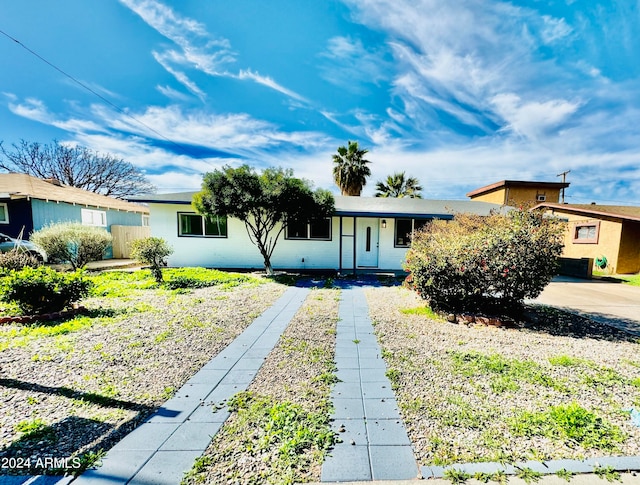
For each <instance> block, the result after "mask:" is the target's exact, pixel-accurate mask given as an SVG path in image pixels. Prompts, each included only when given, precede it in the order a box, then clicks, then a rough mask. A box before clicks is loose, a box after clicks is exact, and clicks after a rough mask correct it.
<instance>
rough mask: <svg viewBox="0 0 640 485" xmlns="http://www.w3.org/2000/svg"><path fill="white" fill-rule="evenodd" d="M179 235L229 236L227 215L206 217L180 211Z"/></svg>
mask: <svg viewBox="0 0 640 485" xmlns="http://www.w3.org/2000/svg"><path fill="white" fill-rule="evenodd" d="M178 236H190V237H227V217H226V216H210V217H209V216H207V217H205V216H201V215H200V214H195V213H192V212H180V213H178Z"/></svg>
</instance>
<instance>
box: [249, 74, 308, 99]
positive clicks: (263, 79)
mask: <svg viewBox="0 0 640 485" xmlns="http://www.w3.org/2000/svg"><path fill="white" fill-rule="evenodd" d="M238 79H242V80H244V79H249V80H251V81H255V82H257V83H258V84H262V85H263V86H267V87H269V88H271V89H274V90H275V91H278V92H279V93H282V94H284V95H286V96H288V97H290V98H293V99H295V100H297V101H301V102H303V103H309V100H307V99H305V98H304V97H303V96H301V95H299V94H298V93H296V92H294V91H291V90H290V89H287V88H285V87H284V86H282V85H280V84H278V83H277V82H275V81H274V80H273V79H271V78H270V77H268V76H261V75H260V74H258V73H257V72H253V71H251V69H247V70H240V73H239V74H238Z"/></svg>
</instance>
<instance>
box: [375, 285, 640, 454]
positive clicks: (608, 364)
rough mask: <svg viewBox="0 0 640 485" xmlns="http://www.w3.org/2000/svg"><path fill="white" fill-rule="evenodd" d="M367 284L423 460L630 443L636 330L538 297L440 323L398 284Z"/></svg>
mask: <svg viewBox="0 0 640 485" xmlns="http://www.w3.org/2000/svg"><path fill="white" fill-rule="evenodd" d="M366 294H367V298H368V303H369V308H370V315H371V318H372V321H373V322H374V325H375V329H376V333H377V336H378V339H379V341H380V343H381V346H382V348H383V356H384V358H385V360H386V362H387V365H388V367H389V370H388V373H387V374H388V376H389V377H390V379H391V380H392V383H393V385H394V388H395V392H396V395H397V399H398V401H399V405H400V408H401V413H402V416H403V418H404V420H405V423H406V425H407V429H408V433H409V437H410V439H411V441H412V443H413V445H414V447H415V452H416V456H417V458H418V461H419V463H420V464H421V465H447V464H452V463H460V462H481V461H500V462H512V461H519V460H525V459H533V460H546V459H559V458H574V459H581V458H585V457H597V456H605V455H638V454H639V453H640V449H639V447H640V428H638V427H636V426H634V425H633V424H632V422H631V419H630V415H629V413H628V412H626V411H625V410H628V409H631V408H635V409H638V408H640V378H639V377H638V376H639V375H640V346H639V345H638V340H637V339H636V338H633V337H630V336H628V335H626V334H624V333H622V332H621V331H618V330H616V329H612V328H610V327H606V326H602V325H599V324H595V323H593V322H591V321H589V320H586V319H584V318H581V317H577V316H574V315H571V314H567V313H563V312H560V311H557V310H553V309H549V308H544V307H535V308H532V309H531V310H530V311H529V314H528V323H520V324H519V326H518V328H513V329H503V328H496V327H490V326H482V325H472V326H468V325H461V324H452V323H448V322H447V321H445V319H441V318H439V317H438V316H437V315H434V314H433V313H431V312H430V311H429V310H428V309H426V308H425V302H424V301H423V300H421V299H420V298H418V297H417V296H416V295H415V293H413V292H411V291H409V290H407V289H404V288H400V287H392V288H371V289H368V290H366Z"/></svg>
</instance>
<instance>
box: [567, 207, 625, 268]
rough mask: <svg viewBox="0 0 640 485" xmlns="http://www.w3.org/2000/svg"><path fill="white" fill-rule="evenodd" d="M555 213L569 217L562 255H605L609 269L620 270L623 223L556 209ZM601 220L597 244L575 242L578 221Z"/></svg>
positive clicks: (595, 256) (579, 256) (585, 256)
mask: <svg viewBox="0 0 640 485" xmlns="http://www.w3.org/2000/svg"><path fill="white" fill-rule="evenodd" d="M555 215H556V216H558V217H561V218H563V219H568V220H569V222H568V223H567V231H566V233H565V240H564V250H563V253H562V255H563V256H564V257H566V258H593V259H594V260H595V259H596V258H598V257H601V256H605V257H606V258H607V262H608V266H607V271H610V272H616V271H618V264H619V262H618V258H619V251H620V239H621V237H622V223H621V222H616V221H612V220H602V219H595V218H588V217H585V216H583V215H574V214H565V213H560V212H559V211H555ZM598 220H599V221H600V232H599V236H598V243H597V244H584V243H581V244H576V243H574V242H573V234H574V230H575V224H576V223H590V222H597V221H598Z"/></svg>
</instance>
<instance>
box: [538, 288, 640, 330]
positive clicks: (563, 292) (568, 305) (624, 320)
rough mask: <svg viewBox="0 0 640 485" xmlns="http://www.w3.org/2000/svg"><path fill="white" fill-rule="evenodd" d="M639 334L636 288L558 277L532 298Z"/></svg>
mask: <svg viewBox="0 0 640 485" xmlns="http://www.w3.org/2000/svg"><path fill="white" fill-rule="evenodd" d="M527 303H538V304H542V305H549V306H555V307H559V308H562V309H565V310H568V311H571V312H573V313H576V314H578V315H581V316H584V317H586V318H589V319H591V320H594V321H596V322H599V323H603V324H605V325H610V326H612V327H616V328H619V329H621V330H624V331H625V332H628V333H630V334H632V335H638V336H640V287H637V286H631V285H625V284H622V283H612V282H609V281H602V280H583V279H579V278H569V277H558V278H554V280H553V281H552V282H551V283H550V284H549V285H548V286H547V287H546V288H545V289H544V291H543V292H542V294H541V295H540V296H539V297H538V298H536V299H535V300H530V301H527Z"/></svg>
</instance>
